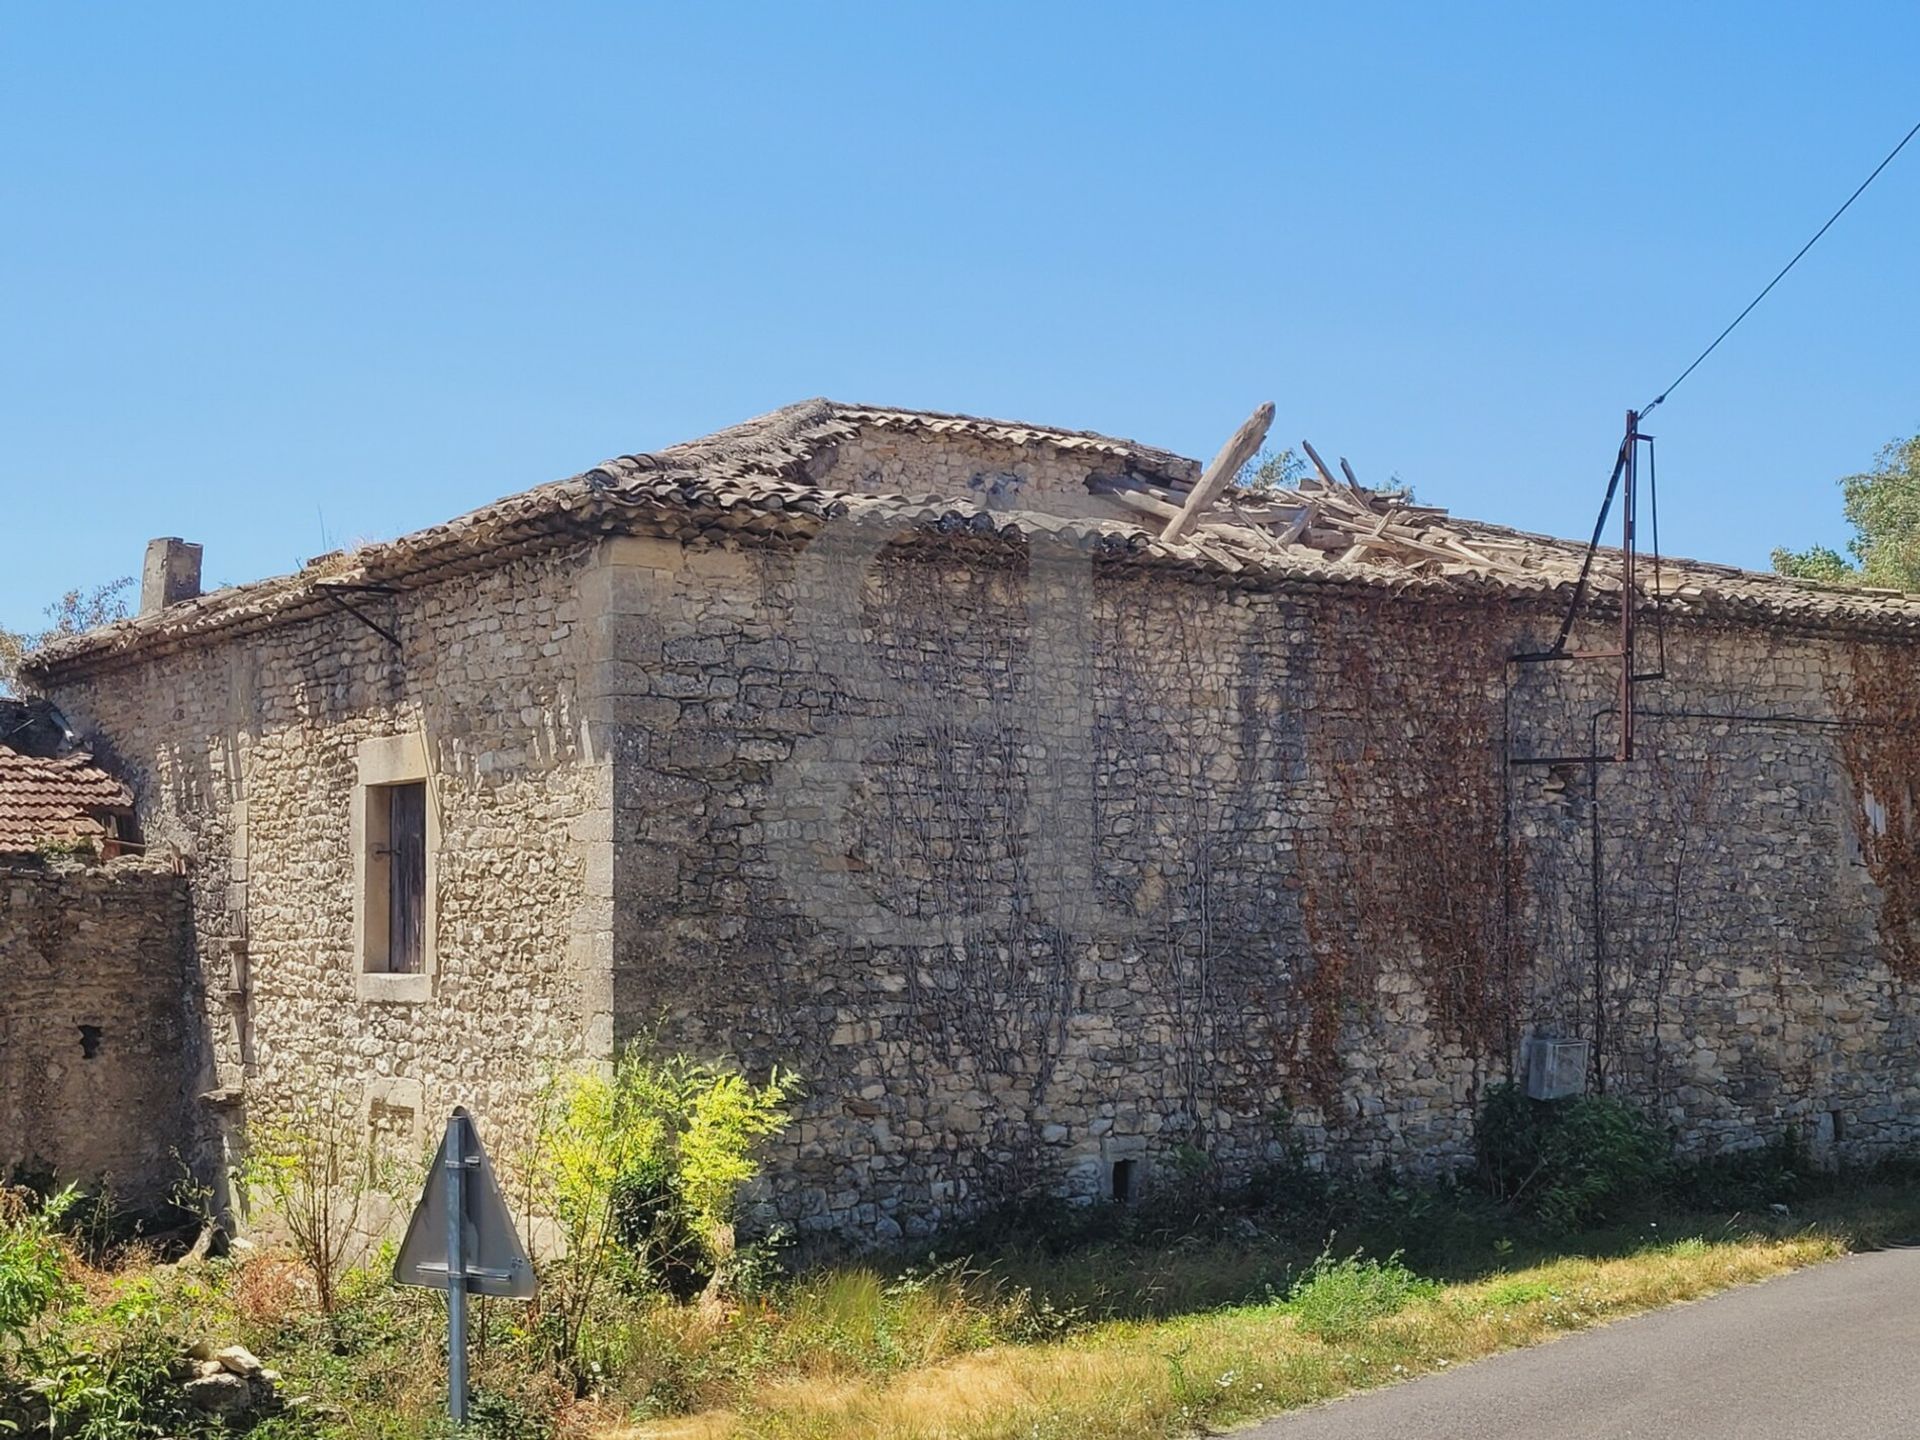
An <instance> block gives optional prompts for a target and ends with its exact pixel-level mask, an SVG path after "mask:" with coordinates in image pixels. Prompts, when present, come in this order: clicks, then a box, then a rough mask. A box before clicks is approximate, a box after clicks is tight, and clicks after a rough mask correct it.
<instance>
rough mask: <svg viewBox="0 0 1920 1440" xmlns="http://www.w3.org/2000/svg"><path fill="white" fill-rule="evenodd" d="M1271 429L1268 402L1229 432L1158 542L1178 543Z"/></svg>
mask: <svg viewBox="0 0 1920 1440" xmlns="http://www.w3.org/2000/svg"><path fill="white" fill-rule="evenodd" d="M1272 426H1273V402H1272V401H1271V400H1269V401H1267V402H1266V403H1265V404H1263V405H1262V406H1261V407H1260V408H1259V409H1258V410H1256V411H1254V412H1253V414H1251V415H1249V416H1248V417H1247V418H1246V421H1245V423H1243V424H1242V425H1241V426H1240V428H1239V429H1238V430H1236V431H1234V432H1233V438H1231V439H1230V440H1228V441H1227V443H1226V444H1225V445H1222V446H1221V447H1220V453H1219V454H1218V455H1216V456H1214V457H1213V463H1212V464H1210V465H1208V466H1207V468H1206V470H1205V471H1203V472H1202V473H1201V476H1200V479H1199V480H1198V481H1197V482H1196V483H1195V484H1194V487H1193V493H1192V494H1190V495H1188V496H1187V503H1186V504H1184V505H1182V506H1181V507H1180V513H1179V514H1178V515H1175V516H1174V517H1173V519H1171V520H1169V521H1168V522H1167V528H1166V529H1165V530H1163V531H1161V532H1160V538H1161V539H1162V540H1165V541H1173V540H1178V539H1179V538H1180V537H1181V536H1183V535H1185V534H1186V533H1187V532H1188V531H1189V530H1191V529H1192V528H1193V525H1194V522H1195V521H1196V520H1198V519H1199V518H1200V517H1201V515H1202V514H1204V513H1205V512H1206V511H1207V510H1209V509H1210V508H1212V505H1213V502H1214V501H1215V500H1217V499H1219V498H1220V496H1221V494H1222V493H1223V492H1224V491H1225V490H1226V488H1227V486H1229V485H1231V484H1232V483H1233V478H1234V476H1236V475H1238V474H1239V473H1240V471H1241V468H1242V467H1243V466H1245V465H1246V463H1247V461H1249V460H1251V459H1252V458H1253V457H1254V456H1255V455H1256V454H1258V453H1259V450H1260V443H1261V442H1262V441H1263V440H1265V439H1266V438H1267V431H1268V430H1269V429H1271V428H1272Z"/></svg>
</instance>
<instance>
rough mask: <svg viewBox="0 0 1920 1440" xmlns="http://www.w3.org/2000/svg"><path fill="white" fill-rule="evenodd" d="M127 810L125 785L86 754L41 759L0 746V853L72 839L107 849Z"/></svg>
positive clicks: (128, 800)
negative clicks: (90, 842) (92, 843)
mask: <svg viewBox="0 0 1920 1440" xmlns="http://www.w3.org/2000/svg"><path fill="white" fill-rule="evenodd" d="M132 814H133V796H132V795H131V794H130V793H129V792H128V790H127V787H126V786H125V785H122V784H121V783H120V782H119V781H118V780H116V779H114V778H113V777H112V776H111V775H109V774H107V772H106V771H104V770H102V769H100V768H99V767H98V766H96V765H95V764H94V763H93V757H92V756H91V755H88V754H86V753H84V752H78V751H77V752H74V753H72V754H68V755H56V756H51V757H41V756H38V755H24V754H22V753H21V752H19V751H18V750H15V749H12V748H11V747H9V746H7V745H0V855H20V854H29V853H31V852H33V851H35V850H37V849H39V848H40V847H41V846H43V845H48V844H56V845H57V844H63V843H71V842H73V841H76V840H78V841H93V842H95V843H97V844H99V845H100V846H101V847H102V848H112V845H113V842H114V841H115V840H116V838H117V837H118V835H119V834H120V833H121V831H122V828H123V827H122V826H121V823H120V822H121V821H122V820H123V819H124V818H126V817H128V816H131V815H132Z"/></svg>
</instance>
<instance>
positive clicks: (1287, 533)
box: [1280, 504, 1320, 545]
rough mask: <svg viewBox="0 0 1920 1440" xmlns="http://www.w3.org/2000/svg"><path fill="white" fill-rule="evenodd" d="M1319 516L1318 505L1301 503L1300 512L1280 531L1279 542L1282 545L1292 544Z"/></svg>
mask: <svg viewBox="0 0 1920 1440" xmlns="http://www.w3.org/2000/svg"><path fill="white" fill-rule="evenodd" d="M1319 516H1320V510H1319V507H1318V506H1315V505H1312V504H1307V505H1302V506H1301V507H1300V513H1299V514H1298V515H1297V516H1295V517H1294V521H1293V523H1292V524H1291V525H1289V526H1287V528H1286V529H1285V530H1282V531H1281V532H1280V543H1281V544H1282V545H1291V544H1293V542H1294V541H1296V540H1298V539H1299V538H1300V537H1301V536H1302V535H1304V534H1306V533H1307V530H1308V528H1309V527H1310V526H1312V524H1313V522H1314V521H1315V520H1317V519H1318V518H1319Z"/></svg>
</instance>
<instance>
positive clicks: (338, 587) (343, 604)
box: [313, 580, 400, 650]
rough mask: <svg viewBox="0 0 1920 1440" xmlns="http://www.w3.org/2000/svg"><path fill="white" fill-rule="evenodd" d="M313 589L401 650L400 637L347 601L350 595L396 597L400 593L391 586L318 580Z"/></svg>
mask: <svg viewBox="0 0 1920 1440" xmlns="http://www.w3.org/2000/svg"><path fill="white" fill-rule="evenodd" d="M313 588H314V589H316V590H318V591H319V592H320V593H321V594H322V595H325V596H326V597H327V599H329V600H331V601H332V602H333V603H334V606H335V608H337V609H340V610H343V611H345V612H346V613H347V614H349V615H351V616H352V617H353V618H354V619H356V620H358V621H359V622H360V623H361V624H362V625H364V626H366V627H367V628H368V629H369V630H371V631H373V633H374V634H376V635H378V636H379V637H380V638H381V639H382V640H384V641H386V642H387V643H388V644H389V645H391V646H393V648H394V649H396V650H398V649H399V648H400V637H399V636H398V635H396V634H394V633H393V632H392V631H391V630H389V629H387V627H386V626H384V625H382V624H381V623H380V622H379V621H378V620H375V619H374V618H373V617H372V616H371V615H369V614H367V612H366V611H364V610H362V609H361V608H360V607H359V606H358V605H356V604H354V603H353V602H352V601H351V600H349V599H347V596H348V595H396V594H398V593H399V592H398V591H397V590H396V589H394V587H393V586H391V585H364V584H358V583H355V582H353V581H348V580H316V581H314V584H313Z"/></svg>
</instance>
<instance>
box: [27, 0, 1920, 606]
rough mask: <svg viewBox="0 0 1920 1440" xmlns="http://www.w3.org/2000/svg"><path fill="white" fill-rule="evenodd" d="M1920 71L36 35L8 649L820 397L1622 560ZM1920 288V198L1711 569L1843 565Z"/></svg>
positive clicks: (152, 12)
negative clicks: (1644, 463) (1604, 551)
mask: <svg viewBox="0 0 1920 1440" xmlns="http://www.w3.org/2000/svg"><path fill="white" fill-rule="evenodd" d="M1917 64H1920V9H1917V8H1916V7H1914V6H1912V5H1910V4H1849V5H1845V6H1813V5H1800V6H1793V7H1787V6H1776V5H1759V4H1748V3H1742V4H1715V5H1707V4H1685V5H1675V4H1671V3H1668V4H1660V5H1625V6H1621V5H1595V6H1582V7H1573V6H1562V5H1539V4H1524V5H1522V4H1514V5H1499V6H1494V5H1477V6H1463V5H1450V4H1449V5H1437V4H1423V5H1406V6H1370V5H1352V6H1347V5H1340V6H1329V5H1285V6H1282V5H1262V6H1252V5H1249V6H1245V7H1234V6H1187V5H1180V6H1172V5H1151V6H1149V5H1137V4H1127V3H1109V4H1103V5H1098V6H1095V5H1091V4H1089V5H1074V6H1068V5H1057V6H1048V5H1034V4H1021V5H999V4H988V3H978V0H975V3H969V4H967V5H964V6H961V5H949V6H942V7H935V6H932V5H921V4H906V5H898V4H896V5H878V4H874V5H868V6H861V7H853V6H835V5H820V6H800V5H777V6H776V5H766V6H749V7H736V6H727V5H718V4H714V5H705V4H683V5H675V6H672V7H659V8H643V7H640V6H637V5H606V6H586V5H567V4H542V5H538V6H532V5H522V6H499V5H486V4H461V5H453V4H445V5H423V4H420V5H404V6H390V5H377V6H376V5H355V4H346V3H339V0H331V3H327V4H324V5H321V4H313V5H299V6H295V5H281V4H271V5H262V4H257V3H256V4H248V5H233V6H230V7H218V8H216V7H208V6H197V5H168V6H158V5H141V6H131V5H127V6H109V5H86V6H79V5H68V6H35V7H26V6H18V7H10V8H9V9H8V10H7V12H6V14H5V16H4V17H3V18H0V623H6V624H12V625H16V626H20V625H31V624H33V623H34V622H36V621H37V620H38V618H39V611H40V607H41V606H42V605H43V604H44V603H45V602H46V601H47V600H48V599H50V598H51V597H52V596H53V595H55V594H56V593H57V592H59V591H60V590H61V589H63V588H65V587H67V586H69V585H71V584H76V583H83V582H93V581H99V580H106V579H110V578H112V577H115V576H118V575H122V574H126V573H129V572H131V571H134V570H136V569H137V568H138V561H139V556H140V552H141V548H142V545H143V543H144V542H145V540H146V539H147V538H148V537H149V536H152V535H159V534H181V535H185V536H187V537H189V538H191V539H197V540H200V541H202V542H204V544H205V545H206V565H207V578H208V580H209V582H215V581H239V580H245V579H250V578H254V577H256V576H259V575H263V574H271V573H276V572H280V571H284V570H286V569H288V568H290V567H291V566H292V565H294V564H295V563H297V562H298V561H300V560H301V559H303V558H304V557H307V556H309V555H312V554H315V553H317V552H318V551H320V550H321V549H322V548H323V544H324V542H325V541H331V542H333V543H341V542H344V541H348V540H352V539H355V538H359V537H376V538H384V537H389V536H392V535H396V534H400V533H404V532H405V531H407V530H410V529H414V528H417V527H419V526H422V525H426V524H431V523H433V522H435V521H438V520H442V519H445V518H447V517H449V516H451V515H453V514H456V513H458V512H460V511H463V510H466V509H469V508H471V507H472V506H474V505H476V504H480V503H483V502H485V501H487V500H490V499H493V498H494V497H496V496H499V495H501V494H505V493H508V492H511V491H514V490H518V489H521V488H524V487H526V486H528V485H532V484H535V483H538V482H540V481H543V480H548V479H553V478H556V477H559V476H562V475H567V474H572V473H575V472H577V471H578V470H580V469H581V468H583V467H585V466H587V465H589V464H591V463H593V462H594V461H597V460H599V459H602V458H604V457H606V456H608V455H612V454H618V453H622V452H625V451H630V450H636V449H645V448H650V447H657V446H660V445H663V444H666V443H669V442H671V441H674V440H677V439H681V438H685V437H689V436H692V435H696V434H700V433H702V432H705V431H707V430H710V429H713V428H715V427H717V426H720V425H724V424H726V423H729V422H731V421H733V420H736V419H740V418H742V417H745V416H748V415H751V414H756V413H759V412H761V411H764V410H767V409H770V408H772V407H774V406H776V405H780V404H783V403H786V402H788V401H791V400H795V399H799V398H802V397H805V396H809V395H816V394H827V395H832V396H835V397H838V398H843V399H854V400H866V401H879V402H886V403H893V404H900V405H909V406H924V407H929V408H935V409H947V410H965V411H973V412H978V413H983V414H989V415H999V416H1009V417H1014V418H1021V419H1033V420H1042V421H1048V422H1054V423H1059V424H1065V425H1070V426H1075V427H1085V428H1091V429H1098V430H1105V431H1111V432H1117V433H1119V434H1123V435H1131V436H1134V437H1136V438H1139V439H1142V440H1146V441H1151V442H1156V443H1160V444H1164V445H1168V446H1171V447H1174V448H1176V449H1180V450H1183V451H1185V452H1187V453H1190V454H1211V452H1212V451H1213V449H1214V448H1215V447H1216V446H1217V445H1218V444H1219V442H1220V441H1221V439H1223V438H1224V437H1225V435H1226V434H1227V433H1228V432H1229V431H1231V430H1232V429H1233V427H1234V426H1235V425H1236V424H1237V423H1238V422H1239V421H1240V420H1241V418H1242V417H1243V416H1244V415H1245V414H1246V413H1247V411H1248V410H1249V409H1250V408H1251V407H1252V406H1253V405H1254V404H1255V403H1256V402H1257V401H1259V400H1262V399H1267V398H1271V399H1273V400H1274V401H1276V402H1277V404H1278V406H1279V420H1278V422H1277V428H1276V437H1277V438H1280V439H1283V440H1286V441H1289V442H1291V441H1294V440H1297V439H1298V438H1299V437H1300V436H1302V435H1304V436H1306V437H1308V438H1310V439H1312V440H1313V441H1314V443H1315V444H1316V445H1318V446H1319V447H1320V448H1321V449H1322V450H1323V451H1326V452H1329V453H1339V454H1345V455H1347V456H1349V457H1351V459H1352V460H1353V462H1354V464H1355V465H1356V466H1357V467H1358V469H1359V471H1360V474H1361V476H1362V478H1364V479H1368V480H1374V481H1379V480H1384V479H1386V478H1387V477H1388V476H1390V475H1394V474H1396V473H1397V474H1398V475H1399V476H1400V477H1402V478H1403V479H1405V480H1407V481H1411V482H1413V483H1414V484H1416V485H1417V486H1418V487H1419V490H1420V492H1421V494H1422V496H1423V498H1426V499H1429V500H1431V501H1433V502H1436V503H1440V504H1445V505H1449V506H1451V507H1453V508H1454V509H1455V510H1457V511H1459V512H1462V513H1466V514H1473V515H1479V516H1484V517H1489V518H1494V519H1499V520H1502V521H1507V522H1510V523H1514V524H1519V525H1523V526H1527V527H1531V528H1536V529H1545V530H1552V531H1557V532H1562V533H1569V534H1572V533H1583V532H1584V531H1585V529H1586V528H1587V527H1588V526H1589V525H1590V524H1591V516H1592V511H1593V507H1594V505H1595V504H1596V503H1597V499H1598V493H1599V487H1600V484H1601V482H1602V480H1603V478H1604V474H1605V471H1606V468H1607V465H1608V462H1609V460H1610V457H1611V454H1612V450H1613V447H1614V445H1615V444H1616V443H1617V436H1618V432H1619V426H1620V423H1621V415H1622V412H1623V411H1624V410H1625V408H1626V407H1627V406H1629V405H1631V404H1636V403H1639V402H1642V401H1645V400H1646V399H1648V398H1649V397H1650V396H1652V395H1653V394H1654V393H1655V392H1656V391H1657V390H1658V389H1659V388H1660V387H1661V386H1662V385H1663V384H1665V383H1666V382H1667V381H1668V380H1670V379H1671V378H1672V377H1673V375H1674V374H1675V373H1676V372H1677V371H1678V370H1679V369H1680V368H1681V367H1682V366H1683V365H1684V364H1685V363H1686V361H1687V360H1688V359H1690V358H1691V357H1692V355H1693V354H1694V353H1695V352H1696V351H1697V350H1698V349H1699V348H1700V347H1701V346H1703V345H1704V344H1705V343H1706V342H1707V340H1709V339H1710V338H1711V337H1712V335H1713V334H1714V333H1715V332H1716V331H1717V330H1718V329H1719V328H1720V326H1721V325H1723V324H1724V323H1725V322H1726V321H1727V320H1728V319H1730V318H1731V316H1732V314H1733V313H1734V311H1736V310H1737V309H1738V308H1739V307H1740V306H1741V305H1742V304H1744V303H1745V301H1746V300H1747V299H1748V298H1749V297H1750V296H1751V294H1752V293H1753V292H1754V291H1755V290H1756V289H1757V288H1758V287H1759V285H1760V284H1761V283H1762V282H1764V281H1765V279H1766V278H1767V277H1768V276H1769V275H1771V274H1772V272H1773V271H1774V270H1775V269H1776V268H1778V266H1779V265H1780V264H1781V263H1783V262H1784V260H1785V259H1786V257H1787V256H1788V255H1790V254H1791V253H1792V251H1793V250H1794V249H1795V248H1796V247H1797V246H1798V245H1799V244H1800V243H1801V242H1802V241H1803V240H1804V239H1805V238H1806V236H1807V235H1808V234H1810V233H1811V231H1812V229H1813V228H1814V226H1815V225H1817V224H1818V222H1819V221H1820V220H1821V219H1823V218H1824V217H1825V216H1826V214H1827V213H1828V212H1830V211H1831V209H1832V208H1833V207H1834V206H1835V205H1836V204H1838V203H1839V201H1840V200H1842V199H1843V198H1845V196H1846V194H1847V192H1848V191H1849V190H1851V189H1852V187H1853V186H1854V185H1855V184H1856V183H1857V182H1858V181H1859V179H1860V178H1861V177H1862V176H1863V175H1864V174H1865V173H1866V171H1867V170H1868V169H1869V168H1871V166H1872V165H1873V163H1874V162H1875V161H1877V160H1878V158H1879V157H1880V156H1881V155H1882V154H1883V153H1884V152H1885V151H1886V150H1887V149H1888V148H1889V147H1890V146H1891V145H1892V143H1893V142H1894V141H1895V140H1896V139H1897V138H1898V137H1899V136H1900V134H1902V133H1903V132H1904V131H1905V130H1906V128H1907V127H1908V126H1909V125H1911V124H1912V123H1913V122H1914V121H1915V120H1916V119H1920V91H1917V90H1916V87H1915V85H1914V75H1915V73H1916V68H1915V67H1916V65H1917ZM1916 268H1920V142H1916V144H1915V145H1914V146H1913V147H1910V148H1909V151H1908V153H1907V154H1906V155H1904V156H1902V157H1901V159H1900V160H1899V161H1897V162H1896V163H1895V165H1894V166H1893V168H1891V169H1889V170H1888V172H1887V173H1886V174H1885V175H1884V176H1883V177H1882V178H1881V180H1880V182H1879V183H1878V184H1877V185H1876V186H1875V187H1874V189H1872V190H1870V191H1869V192H1868V194H1867V196H1866V197H1865V198H1864V199H1863V200H1862V201H1861V202H1860V204H1859V205H1857V206H1856V207H1855V208H1854V210H1853V211H1852V212H1851V213H1850V214H1849V215H1848V216H1847V218H1846V219H1845V220H1844V221H1842V222H1841V224H1840V225H1839V226H1838V227H1836V228H1835V230H1834V231H1833V232H1832V233H1831V234H1830V235H1829V236H1828V237H1827V239H1826V240H1825V241H1823V242H1822V244H1821V246H1820V247H1819V248H1817V249H1816V250H1815V251H1814V252H1813V254H1812V255H1811V256H1810V257H1809V258H1808V259H1807V261H1806V262H1804V263H1803V265H1802V266H1801V268H1800V269H1799V270H1798V271H1796V272H1795V273H1794V275H1793V276H1792V277H1790V278H1789V280H1788V281H1787V282H1786V284H1784V285H1783V286H1782V287H1781V289H1780V290H1778V291H1776V292H1775V294H1774V296H1773V297H1772V298H1771V299H1770V300H1769V301H1768V302H1767V304H1766V305H1765V306H1763V307H1762V308H1761V309H1760V310H1759V311H1758V312H1756V314H1755V315H1754V317H1753V318H1752V319H1750V320H1749V321H1748V322H1747V324H1746V325H1745V326H1744V327H1743V328H1742V329H1741V330H1740V331H1739V332H1737V333H1736V335H1735V336H1734V338H1733V339H1732V340H1731V341H1729V342H1728V344H1727V346H1726V347H1724V348H1723V349H1722V351H1721V352H1720V354H1718V355H1717V356H1715V357H1714V359H1713V360H1711V361H1710V362H1709V363H1708V365H1707V366H1706V367H1705V368H1703V369H1702V370H1701V371H1700V372H1699V373H1698V374H1697V375H1696V376H1694V378H1693V379H1692V380H1690V381H1689V382H1688V383H1687V385H1686V386H1685V387H1683V388H1682V389H1681V390H1680V391H1679V393H1678V394H1677V395H1676V397H1675V399H1674V400H1673V401H1672V402H1671V403H1670V404H1669V406H1668V407H1667V408H1666V410H1665V411H1664V412H1662V413H1661V415H1660V416H1659V417H1658V418H1659V424H1658V425H1657V426H1654V427H1653V428H1654V429H1655V430H1656V432H1657V433H1658V434H1659V436H1660V438H1661V462H1662V463H1661V474H1662V479H1663V482H1664V483H1663V490H1664V492H1665V495H1664V498H1665V500H1666V502H1667V503H1666V513H1665V515H1664V529H1665V532H1666V534H1665V538H1666V541H1667V545H1668V548H1669V549H1670V550H1673V551H1676V552H1683V553H1692V554H1696V555H1701V556H1706V557H1711V558H1719V559H1727V560H1732V561H1737V562H1742V563H1746V564H1750V565H1764V563H1765V561H1766V557H1767V552H1768V550H1769V549H1770V547H1771V546H1772V545H1774V544H1775V543H1776V542H1780V541H1783V540H1788V541H1804V540H1808V539H1824V540H1828V541H1833V542H1837V541H1839V540H1841V539H1842V538H1844V534H1845V531H1844V526H1843V525H1842V523H1841V520H1840V516H1839V497H1838V494H1837V492H1836V491H1835V489H1834V487H1833V480H1834V479H1835V477H1837V476H1839V475H1841V474H1843V473H1845V472H1847V471H1849V470H1853V469H1859V468H1863V467H1864V466H1865V465H1866V464H1867V463H1868V462H1869V461H1870V460H1871V459H1872V457H1873V455H1874V452H1875V451H1876V450H1877V449H1878V447H1879V446H1880V445H1881V444H1883V443H1884V442H1886V441H1888V440H1890V439H1892V438H1894V437H1895V436H1897V435H1902V434H1910V433H1912V432H1913V431H1914V430H1916V429H1920V281H1917V279H1916ZM323 516H324V536H323V519H322V517H323Z"/></svg>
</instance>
